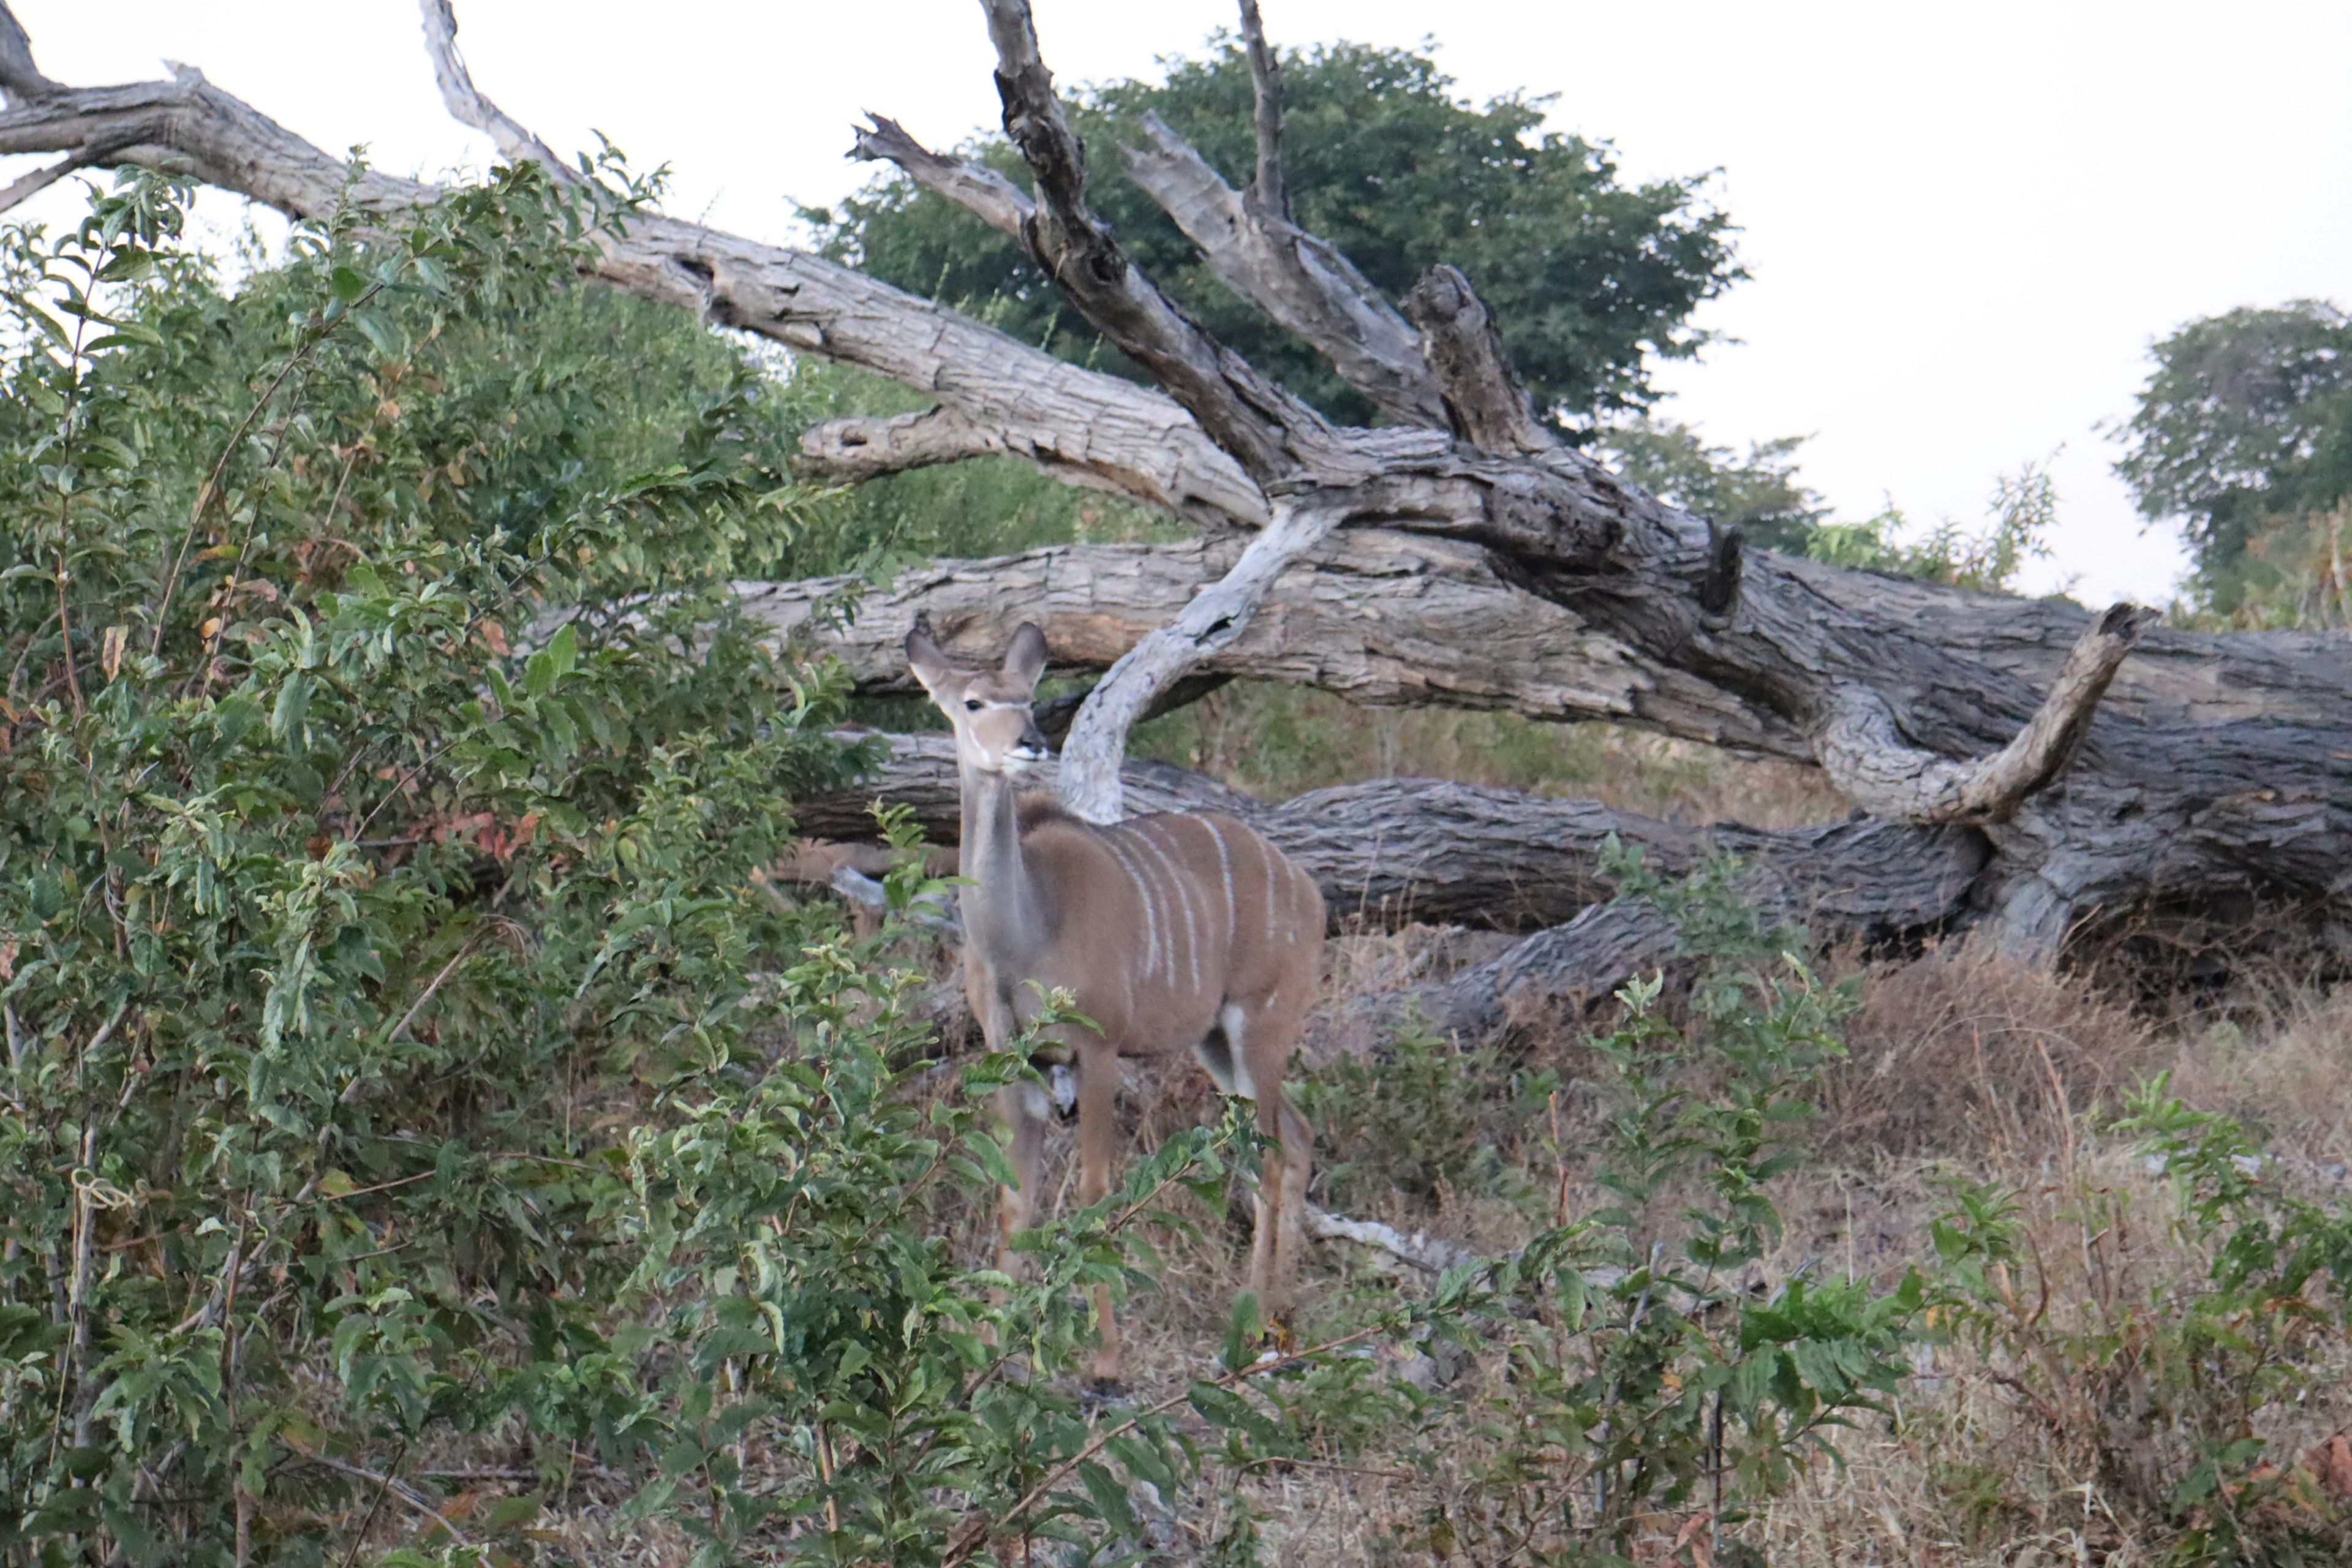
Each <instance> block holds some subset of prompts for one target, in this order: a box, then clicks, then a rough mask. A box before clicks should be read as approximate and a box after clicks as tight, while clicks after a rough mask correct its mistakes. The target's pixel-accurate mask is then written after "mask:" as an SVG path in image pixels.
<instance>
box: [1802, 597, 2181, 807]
mask: <svg viewBox="0 0 2352 1568" xmlns="http://www.w3.org/2000/svg"><path fill="white" fill-rule="evenodd" d="M2146 618H2147V612H2146V611H2144V610H2142V609H2140V608H2139V607H2138V606H2137V605H2129V604H2121V605H2114V606H2112V607H2110V608H2109V609H2108V611H2107V612H2106V614H2105V615H2103V616H2100V617H2099V618H2098V619H2097V620H2096V621H2095V622H2094V623H2092V626H2091V629H2090V630H2088V631H2086V632H2084V634H2083V636H2082V637H2081V639H2080V640H2079V641H2077V642H2076V643H2075V644H2074V649H2073V651H2072V652H2070V653H2069V654H2068V655H2067V656H2066V662H2065V663H2064V664H2063V665H2061V666H2060V667H2059V670H2058V677H2057V679H2056V680H2054V681H2053V682H2052V684H2051V688H2050V694H2049V696H2048V697H2046V698H2044V699H2043V700H2042V706H2041V707H2040V708H2039V709H2038V710H2036V711H2035V712H2034V715H2033V717H2032V719H2031V720H2029V721H2027V722H2026V725H2025V727H2024V728H2023V729H2022V730H2021V731H2018V734H2017V738H2016V739H2015V740H2012V741H2011V742H2010V743H2009V744H2008V745H2006V746H2004V747H2002V748H2001V749H2000V751H1998V752H1994V753H1993V754H1992V755H1990V756H1989V757H1979V758H1978V759H1976V760H1975V761H1973V762H1957V761H1954V760H1953V759H1951V758H1948V757H1944V756H1939V755H1937V753H1936V752H1927V751H1922V750H1920V749H1919V748H1918V747H1916V746H1913V745H1911V744H1910V743H1909V742H1906V740H1905V739H1904V738H1903V735H1902V732H1901V731H1900V729H1899V728H1898V727H1897V725H1896V722H1895V711H1894V710H1893V709H1892V708H1891V707H1889V706H1888V705H1887V701H1886V699H1885V698H1884V697H1883V696H1881V695H1880V694H1879V693H1878V692H1876V691H1874V690H1872V689H1869V688H1868V687H1864V686H1858V685H1852V684H1848V685H1844V686H1841V687H1839V688H1838V689H1836V690H1835V691H1834V692H1833V693H1832V696H1831V699H1830V710H1829V717H1828V721H1827V722H1826V723H1825V724H1824V725H1823V726H1822V736H1821V741H1820V744H1819V748H1818V749H1819V752H1820V756H1821V763H1822V769H1823V771H1825V772H1826V773H1828V774H1829V776H1830V781H1831V782H1832V784H1836V785H1837V787H1838V788H1839V790H1841V791H1842V792H1843V793H1844V794H1845V795H1847V796H1848V797H1849V798H1850V799H1852V800H1853V803H1854V804H1855V805H1859V806H1861V807H1862V808H1863V809H1864V810H1865V811H1867V812H1870V813H1871V814H1872V815H1873V816H1883V817H1886V818H1889V819H1890V820H1894V821H1898V822H1919V823H1945V822H1971V823H1991V822H2005V821H2007V820H2008V819H2009V818H2010V817H2011V816H2015V815H2016V813H2017V809H2018V807H2019V806H2021V805H2023V804H2024V803H2025V802H2026V800H2027V799H2028V798H2030V797H2031V796H2032V795H2036V794H2038V793H2039V792H2041V791H2042V790H2044V789H2046V788H2048V787H2049V786H2050V785H2051V784H2053V783H2055V782H2056V781H2057V779H2058V776H2059V775H2060V774H2061V773H2064V772H2065V771H2066V767H2067V764H2068V763H2071V762H2073V761H2074V753H2075V752H2076V751H2077V750H2078V749H2079V748H2080V747H2081V745H2082V743H2083V737H2084V734H2085V733H2086V732H2087V731H2089V729H2090V727H2091V719H2092V717H2093V715H2094V714H2095V713H2096V711H2097V710H2098V706H2099V699H2100V698H2102V697H2103V696H2105V694H2106V690H2107V687H2108V684H2109V683H2110V682H2112V681H2113V680H2114V679H2115V678H2116V671H2117V670H2118V669H2120V668H2122V667H2123V662H2124V658H2125V656H2126V655H2127V654H2129V653H2130V652H2131V650H2132V647H2133V645H2134V644H2136V643H2137V641H2138V640H2139V633H2140V627H2141V625H2142V623H2143V622H2144V621H2145V619H2146Z"/></svg>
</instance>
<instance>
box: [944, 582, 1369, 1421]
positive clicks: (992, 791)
mask: <svg viewBox="0 0 2352 1568" xmlns="http://www.w3.org/2000/svg"><path fill="white" fill-rule="evenodd" d="M1045 653H1046V649H1045V637H1044V636H1043V635H1042V634H1041V633H1039V632H1038V630H1037V628H1036V627H1034V626H1023V627H1022V628H1021V629H1020V631H1019V632H1018V633H1016V634H1015V635H1014V637H1013V646H1012V648H1011V650H1010V651H1008V652H1007V653H1006V654H1005V656H1004V658H1003V663H1002V664H1001V665H999V666H997V667H995V668H983V669H967V668H959V667H958V666H956V665H954V664H953V663H951V662H950V660H949V659H948V658H947V656H946V654H945V652H944V651H943V650H942V649H941V648H940V646H939V644H938V643H937V642H936V641H934V640H933V639H932V638H931V637H930V634H929V629H928V628H927V627H923V626H918V627H917V629H916V630H915V631H914V632H913V633H911V634H910V635H909V636H908V638H907V654H908V662H909V664H910V665H911V666H912V667H913V669H914V673H915V676H916V679H919V680H920V681H921V682H922V683H923V686H924V688H925V689H927V690H929V692H930V694H931V698H932V700H934V701H935V702H937V703H938V704H939V707H940V711H941V712H943V713H945V714H946V715H947V716H948V720H949V721H950V723H951V724H953V725H954V726H955V732H956V760H957V764H958V769H959V772H960V773H961V781H962V785H963V837H962V870H963V874H964V877H965V878H966V879H967V881H968V885H967V886H965V887H964V888H963V889H961V895H960V896H961V903H962V909H963V929H964V933H965V947H964V981H965V987H966V991H967V994H969V996H970V998H971V1007H972V1012H973V1014H974V1016H977V1017H978V1018H979V1019H980V1020H981V1028H982V1032H983V1033H984V1034H985V1035H986V1036H987V1038H988V1045H989V1048H990V1049H991V1050H1001V1049H1003V1048H1005V1047H1007V1046H1008V1045H1009V1044H1011V1043H1012V1041H1013V1038H1014V1037H1015V1034H1016V1032H1017V1031H1018V1029H1019V1028H1020V1027H1021V1026H1022V1024H1023V1022H1024V1020H1034V1019H1036V1018H1037V1017H1038V1015H1039V1013H1040V1012H1041V1010H1042V1008H1043V1006H1044V1003H1045V995H1046V994H1048V993H1051V992H1054V991H1057V990H1059V991H1067V992H1068V993H1069V994H1070V996H1071V999H1072V1001H1073V1003H1074V1004H1075V1011H1076V1013H1077V1014H1078V1015H1079V1016H1082V1017H1084V1018H1086V1019H1088V1020H1091V1021H1092V1024H1093V1027H1091V1028H1090V1027H1087V1026H1086V1025H1083V1024H1080V1023H1077V1022H1076V1021H1066V1022H1061V1023H1056V1024H1053V1025H1050V1026H1046V1027H1045V1029H1044V1030H1043V1031H1042V1036H1043V1038H1044V1040H1045V1045H1046V1047H1047V1049H1048V1050H1049V1052H1050V1051H1058V1052H1061V1053H1065V1054H1066V1057H1074V1058H1076V1062H1077V1067H1078V1145H1079V1164H1080V1177H1079V1183H1078V1198H1079V1200H1080V1201H1081V1202H1083V1203H1093V1202H1095V1201H1097V1200H1098V1199H1099V1198H1101V1197H1102V1196H1104V1195H1105V1194H1107V1193H1108V1191H1109V1190H1110V1166H1111V1141H1112V1134H1113V1130H1114V1126H1115V1115H1116V1099H1117V1094H1118V1081H1119V1073H1118V1058H1121V1057H1123V1056H1124V1057H1156V1056H1164V1055H1172V1054H1175V1053H1178V1052H1184V1051H1190V1052H1193V1053H1195V1054H1197V1055H1198V1056H1199V1058H1200V1059H1201V1060H1202V1063H1203V1064H1204V1065H1206V1066H1208V1067H1209V1068H1210V1070H1211V1071H1212V1073H1213V1075H1214V1076H1216V1077H1217V1078H1218V1079H1220V1080H1221V1081H1220V1087H1221V1088H1223V1087H1228V1086H1229V1087H1230V1088H1231V1089H1233V1090H1234V1091H1235V1092H1237V1093H1240V1094H1242V1095H1244V1096H1247V1097H1249V1098H1251V1099H1254V1100H1256V1101H1257V1125H1258V1130H1259V1132H1260V1133H1261V1135H1262V1136H1264V1137H1265V1140H1266V1141H1267V1152H1268V1157H1267V1159H1266V1161H1265V1165H1264V1168H1263V1173H1262V1174H1261V1176H1260V1179H1259V1184H1258V1212H1257V1237H1256V1241H1255V1247H1254V1248H1253V1251H1252V1255H1251V1259H1250V1288H1251V1289H1254V1290H1255V1291H1256V1292H1257V1293H1258V1297H1259V1300H1260V1303H1261V1306H1262V1308H1263V1309H1264V1310H1265V1311H1266V1313H1267V1314H1268V1316H1269V1317H1273V1316H1275V1315H1276V1314H1278V1313H1279V1312H1280V1311H1281V1310H1282V1308H1283V1305H1284V1299H1285V1296H1286V1289H1287V1284H1288V1279H1289V1275H1290V1272H1291V1269H1292V1268H1293V1266H1294V1264H1295V1262H1296V1258H1297V1249H1298V1247H1300V1246H1302V1245H1304V1238H1303V1236H1302V1234H1301V1225H1300V1210H1301V1205H1302V1204H1303V1202H1304V1199H1305V1196H1306V1187H1307V1173H1308V1165H1309V1158H1310V1155H1311V1152H1312V1143H1313V1139H1312V1134H1310V1133H1309V1132H1308V1131H1307V1126H1306V1124H1305V1123H1304V1122H1303V1121H1300V1120H1299V1118H1298V1115H1297V1112H1296V1111H1293V1110H1288V1109H1287V1108H1286V1106H1285V1104H1284V1097H1283V1089H1282V1073H1283V1068H1284V1067H1285V1066H1286V1064H1287V1062H1288V1060H1289V1058H1290V1053H1291V1050H1292V1048H1293V1047H1295V1046H1296V1045H1297V1041H1298V1037H1299V1033H1300V1030H1301V1029H1302V1027H1303V1026H1304V1025H1305V1023H1306V1016H1307V1008H1308V1006H1309V1005H1311V1004H1312V1003H1313V1001H1314V997H1315V993H1316V989H1317V987H1318V984H1320V982H1321V979H1322V952H1323V928H1324V921H1325V916H1324V910H1323V898H1322V894H1321V892H1320V891H1319V890H1318V889H1317V888H1316V886H1315V884H1314V882H1313V880H1312V879H1309V878H1308V877H1307V875H1306V874H1305V873H1304V872H1302V871H1300V870H1299V869H1298V868H1297V867H1296V866H1294V865H1292V864H1291V863H1290V861H1288V860H1287V859H1286V858H1284V857H1283V856H1282V854H1281V853H1280V852H1279V851H1278V850H1276V848H1275V847H1274V846H1273V845H1271V844H1269V843H1267V842H1266V841H1265V838H1264V837H1260V836H1259V835H1258V834H1257V833H1256V832H1255V831H1254V830H1253V829H1251V828H1250V827H1249V826H1246V825H1245V824H1243V823H1241V822H1237V821H1235V820H1234V819H1233V818H1231V817H1227V816H1205V815H1203V816H1194V815H1190V814H1181V815H1172V816H1149V817H1139V818H1134V819H1131V820H1129V821H1127V822H1123V823H1120V824H1118V826H1113V827H1097V826H1092V825H1090V824H1087V823H1085V822H1081V821H1079V820H1078V819H1077V818H1076V817H1074V816H1070V815H1069V814H1068V813H1067V812H1066V811H1063V810H1062V809H1061V808H1060V807H1059V805H1058V804H1056V803H1055V802H1053V801H1051V800H1050V799H1046V798H1045V797H1038V796H1031V797H1025V798H1024V797H1022V796H1020V795H1019V793H1018V786H1017V784H1016V783H1015V780H1016V778H1017V776H1018V774H1019V773H1021V772H1022V771H1023V770H1024V769H1025V768H1027V767H1029V766H1031V765H1034V763H1037V762H1040V761H1043V760H1044V758H1045V752H1046V748H1045V737H1044V736H1043V735H1041V734H1039V733H1038V731H1037V727H1036V721H1035V718H1034V713H1033V711H1032V709H1031V706H1030V704H1031V700H1032V696H1033V694H1034V691H1035V689H1036V684H1037V679H1038V678H1039V677H1040V676H1041V675H1042V674H1044V672H1045ZM1196 828H1198V829H1204V830H1205V831H1195V829H1196ZM1253 875H1255V877H1256V879H1257V880H1258V881H1259V882H1260V883H1261V884H1262V887H1259V888H1252V887H1250V886H1249V882H1250V879H1251V878H1252V876H1253ZM1220 895H1222V907H1223V911H1224V923H1223V925H1220V924H1219V923H1218V921H1217V911H1218V910H1219V908H1220ZM1261 908H1262V909H1263V913H1261V912H1260V910H1261ZM1179 921H1181V922H1182V931H1181V940H1182V942H1183V948H1184V952H1183V957H1182V959H1181V961H1180V960H1179V959H1178V957H1177V953H1176V947H1177V942H1178V940H1179V935H1180V933H1179V931H1178V922H1179ZM1036 1098H1037V1097H1036V1096H1034V1094H1031V1093H1027V1092H1024V1090H1023V1089H1019V1088H1014V1089H1006V1090H1005V1091H1003V1093H1002V1094H1000V1096H999V1098H998V1102H997V1103H998V1108H999V1111H1000V1113H1001V1114H1002V1115H1003V1118H1004V1119H1005V1121H1006V1122H1007V1123H1008V1126H1009V1130H1010V1132H1011V1137H1010V1139H1009V1141H1008V1142H1009V1152H1010V1154H1011V1157H1012V1163H1013V1173H1014V1176H1015V1180H1014V1181H1013V1184H1011V1185H1009V1186H1007V1187H1006V1189H1005V1192H1004V1203H1003V1229H1004V1237H1005V1245H1004V1247H1003V1250H1002V1251H1001V1252H1000V1254H999V1258H998V1263H999V1267H1001V1268H1003V1269H1005V1270H1006V1271H1007V1272H1008V1273H1009V1272H1012V1271H1013V1270H1015V1269H1016V1268H1019V1267H1020V1266H1021V1265H1022V1263H1023V1261H1024V1255H1023V1254H1020V1253H1018V1252H1015V1251H1014V1250H1013V1247H1012V1245H1011V1243H1012V1237H1013V1233H1014V1232H1016V1231H1018V1230H1020V1229H1021V1228H1022V1227H1024V1226H1026V1225H1028V1224H1029V1223H1030V1221H1031V1220H1032V1219H1033V1218H1034V1216H1035V1205H1036V1202H1037V1200H1038V1198H1039V1197H1040V1196H1041V1195H1042V1192H1041V1189H1042V1187H1043V1173H1044V1163H1043V1162H1044V1159H1045V1122H1044V1120H1043V1118H1042V1116H1041V1114H1040V1111H1039V1108H1038V1107H1037V1106H1036V1105H1035V1104H1034V1103H1033V1102H1034V1100H1035V1099H1036ZM1096 1310H1097V1319H1098V1322H1099V1325H1100V1328H1101V1332H1102V1350H1101V1352H1099V1353H1098V1354H1097V1357H1096V1362H1095V1371H1096V1374H1097V1376H1100V1377H1116V1376H1117V1375H1118V1328H1117V1325H1116V1322H1115V1321H1114V1320H1113V1318H1112V1315H1111V1303H1110V1298H1109V1292H1108V1288H1102V1289H1097V1296H1096Z"/></svg>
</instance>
